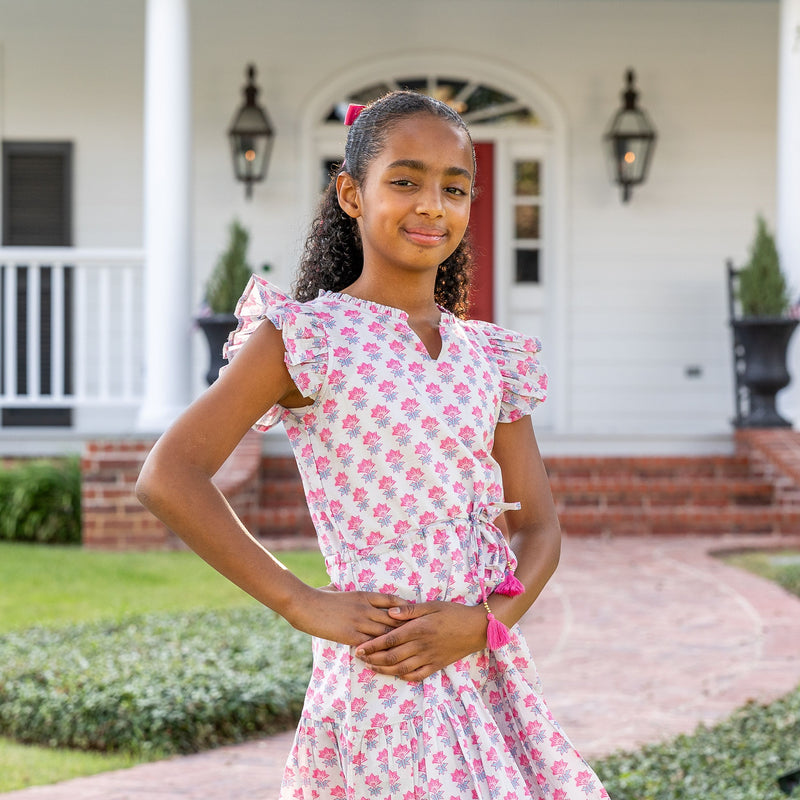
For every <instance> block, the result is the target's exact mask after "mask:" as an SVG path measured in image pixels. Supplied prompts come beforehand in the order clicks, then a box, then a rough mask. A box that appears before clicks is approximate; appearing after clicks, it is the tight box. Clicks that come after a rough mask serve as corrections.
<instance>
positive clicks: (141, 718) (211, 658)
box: [0, 607, 311, 753]
mask: <svg viewBox="0 0 800 800" xmlns="http://www.w3.org/2000/svg"><path fill="white" fill-rule="evenodd" d="M310 673H311V648H310V640H309V639H308V637H307V636H305V635H304V634H301V633H298V632H297V631H295V630H294V629H293V628H291V627H290V626H289V625H288V623H286V622H285V621H284V620H283V619H281V618H280V617H278V615H276V614H274V613H272V612H271V611H268V610H266V609H264V608H261V607H257V608H244V609H235V610H230V611H225V612H214V611H206V612H196V613H190V614H170V615H148V616H143V617H138V618H132V619H128V620H126V621H124V622H120V623H87V624H83V625H74V626H70V627H66V628H60V629H57V630H49V629H45V628H32V629H28V630H25V631H21V632H19V633H10V634H6V635H5V636H2V637H0V730H2V731H3V733H4V734H5V735H8V736H12V737H14V738H15V739H17V740H18V741H20V742H25V743H30V744H44V745H48V746H51V747H74V748H80V749H85V750H102V751H107V752H110V751H131V752H139V753H145V752H152V751H156V752H159V753H191V752H196V751H199V750H202V749H204V748H208V747H214V746H217V745H221V744H225V743H229V742H237V741H242V740H244V739H246V738H248V737H252V736H255V735H257V734H262V733H265V732H271V731H274V730H277V729H280V728H285V727H287V726H289V725H291V724H292V723H294V722H295V721H296V719H297V718H298V717H299V713H300V710H301V708H302V703H303V697H304V694H305V689H306V686H307V684H308V679H309V675H310Z"/></svg>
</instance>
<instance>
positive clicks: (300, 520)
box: [81, 429, 800, 550]
mask: <svg viewBox="0 0 800 800" xmlns="http://www.w3.org/2000/svg"><path fill="white" fill-rule="evenodd" d="M735 441H736V451H737V452H736V454H735V455H732V456H719V455H715V456H699V457H674V456H672V457H663V456H652V457H644V456H637V457H551V458H547V459H545V465H546V467H547V471H548V475H549V477H550V484H551V487H552V490H553V497H554V499H555V501H556V507H557V509H558V513H559V518H560V520H561V525H562V528H563V530H564V532H565V533H567V534H570V535H576V536H581V535H601V536H603V535H604V536H626V535H637V536H642V535H659V536H663V535H685V534H704V535H707V534H723V533H728V534H729V533H741V534H754V533H755V534H794V533H798V532H800V433H796V432H794V431H791V430H784V429H770V430H743V431H737V432H736V438H735ZM152 445H153V440H152V439H128V440H103V441H95V442H90V443H89V444H88V445H87V447H86V451H85V453H84V457H83V459H82V462H81V465H82V470H83V514H84V533H83V541H84V545H85V546H86V547H92V548H104V549H115V550H119V549H154V548H159V549H167V548H177V547H182V546H183V545H182V543H181V541H180V540H179V539H178V537H177V536H175V535H174V534H173V533H172V532H170V531H169V530H167V529H166V528H165V527H164V525H162V524H161V523H160V522H159V521H158V520H156V519H155V518H154V517H153V516H152V515H151V514H150V513H149V512H148V511H146V510H145V509H144V508H143V507H142V506H141V505H140V504H139V503H138V501H137V500H136V498H135V497H134V495H133V489H134V485H135V483H136V478H137V476H138V474H139V470H140V469H141V465H142V463H143V462H144V459H145V456H146V455H147V453H148V452H149V450H150V448H151V447H152ZM214 482H215V483H216V484H217V485H218V486H219V487H220V489H221V490H222V491H223V493H224V494H225V496H226V497H227V498H228V500H229V502H230V503H231V505H232V506H233V508H234V510H235V511H236V512H237V514H238V515H239V516H240V518H241V519H242V521H243V522H244V524H245V525H246V526H247V528H248V530H250V531H251V532H252V533H253V534H254V535H255V536H257V537H259V538H261V539H265V540H268V541H269V542H271V543H272V544H273V545H274V544H276V543H279V544H280V546H281V547H289V546H293V547H302V546H308V547H313V546H314V538H315V532H314V528H313V525H312V524H311V519H310V516H309V513H308V508H307V506H306V503H305V498H304V495H303V488H302V483H301V481H300V475H299V473H298V470H297V466H296V464H295V462H294V459H293V458H292V457H290V456H287V457H275V456H262V455H261V438H260V436H259V435H258V434H256V433H252V432H251V433H248V435H247V436H246V437H245V438H244V439H243V440H242V442H241V444H240V445H239V446H238V447H237V449H236V450H235V451H234V453H233V454H232V455H231V457H230V458H229V459H228V461H226V462H225V464H224V465H223V466H222V468H221V469H220V471H219V472H218V473H217V475H216V476H215V477H214Z"/></svg>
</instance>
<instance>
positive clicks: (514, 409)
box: [484, 323, 547, 422]
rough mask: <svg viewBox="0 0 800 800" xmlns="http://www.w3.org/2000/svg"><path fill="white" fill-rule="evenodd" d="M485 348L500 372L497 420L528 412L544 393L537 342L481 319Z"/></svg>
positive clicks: (517, 417) (539, 346) (511, 418)
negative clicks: (499, 401) (500, 389)
mask: <svg viewBox="0 0 800 800" xmlns="http://www.w3.org/2000/svg"><path fill="white" fill-rule="evenodd" d="M484 333H485V335H486V339H487V346H486V352H487V355H488V356H489V357H490V359H491V360H492V361H493V362H494V364H495V365H496V366H497V368H498V370H499V371H500V375H501V388H502V400H501V405H500V417H499V420H498V421H499V422H515V421H516V420H518V419H520V418H522V417H524V416H525V415H527V414H530V413H531V412H532V411H533V409H534V408H536V406H537V405H539V403H542V402H544V399H545V397H546V396H547V373H546V372H545V369H544V367H543V366H542V364H541V362H540V361H539V351H540V350H541V349H542V345H541V342H540V341H539V340H538V339H536V338H534V337H532V336H524V335H523V334H521V333H516V332H515V331H510V330H506V329H505V328H501V327H499V326H498V325H493V324H491V323H484Z"/></svg>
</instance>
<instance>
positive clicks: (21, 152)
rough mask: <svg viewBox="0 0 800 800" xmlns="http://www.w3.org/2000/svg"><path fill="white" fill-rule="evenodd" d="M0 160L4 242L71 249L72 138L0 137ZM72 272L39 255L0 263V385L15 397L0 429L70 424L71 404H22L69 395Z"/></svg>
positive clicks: (5, 407) (26, 245) (0, 387)
mask: <svg viewBox="0 0 800 800" xmlns="http://www.w3.org/2000/svg"><path fill="white" fill-rule="evenodd" d="M2 158H3V164H2V167H3V195H2V209H3V226H2V243H3V245H5V246H12V247H14V246H17V247H53V246H56V247H57V246H61V247H64V246H71V245H72V143H71V142H3V151H2ZM72 271H73V270H72V267H70V266H67V265H64V266H63V267H59V268H58V270H56V268H55V267H51V266H48V265H47V264H46V263H42V262H41V259H38V260H37V263H36V264H33V263H30V264H28V263H20V262H14V263H0V303H1V304H0V317H2V315H5V314H6V312H9V313H10V314H11V325H12V329H13V330H14V332H15V341H12V342H7V341H6V340H5V336H6V330H7V328H6V324H5V320H0V390H2V392H3V393H4V394H6V395H10V396H11V397H13V398H15V399H14V400H13V401H12V404H9V405H6V406H4V407H3V409H2V416H1V418H0V424H2V426H3V427H12V426H18V425H22V426H27V425H37V426H59V427H60V426H69V425H71V420H72V416H71V414H72V412H71V409H70V408H65V407H57V406H55V405H45V404H42V403H37V404H34V405H26V404H25V401H26V399H34V398H38V399H39V400H46V399H47V398H49V397H53V396H59V397H64V396H68V395H71V394H72V355H73V354H72V349H73V348H72V344H73V330H72V293H73V286H72V283H73V280H72ZM7 295H9V297H8V298H7V297H6V296H7ZM54 325H55V326H56V328H57V329H58V330H56V328H54ZM54 343H58V346H57V349H56V350H54V349H53V348H54ZM56 361H57V362H58V363H59V364H60V365H63V368H62V369H59V370H54V369H53V364H54V362H56ZM6 362H9V366H10V375H9V373H8V372H7V370H6ZM54 374H55V375H57V376H58V381H57V385H56V383H55V382H54V380H53V375H54ZM7 377H8V378H9V383H11V384H12V385H10V386H6V379H7ZM56 402H57V401H56ZM62 402H63V401H62Z"/></svg>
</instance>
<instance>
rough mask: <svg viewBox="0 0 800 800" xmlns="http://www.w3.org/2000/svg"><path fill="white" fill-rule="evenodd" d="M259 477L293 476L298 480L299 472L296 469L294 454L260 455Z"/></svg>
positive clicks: (263, 478) (266, 478)
mask: <svg viewBox="0 0 800 800" xmlns="http://www.w3.org/2000/svg"><path fill="white" fill-rule="evenodd" d="M261 478H262V480H271V479H280V478H294V479H295V480H298V481H299V480H300V473H299V472H298V471H297V463H296V462H295V460H294V456H262V458H261Z"/></svg>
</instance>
